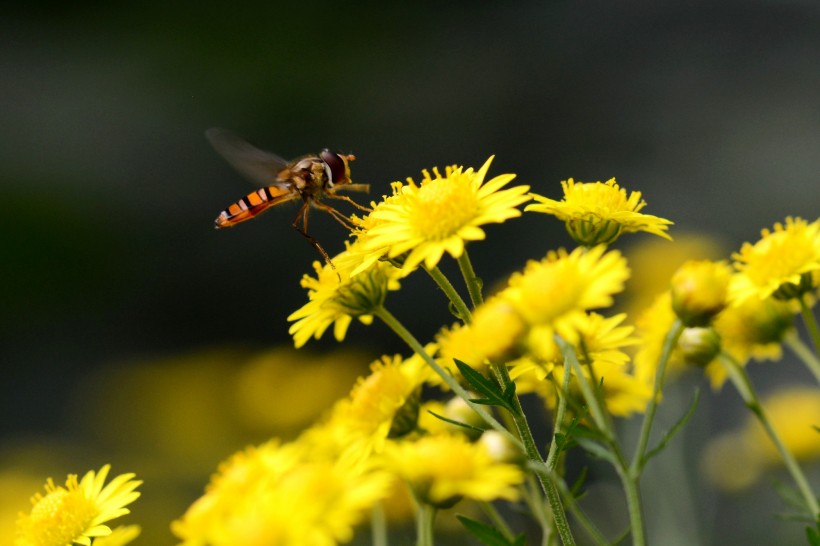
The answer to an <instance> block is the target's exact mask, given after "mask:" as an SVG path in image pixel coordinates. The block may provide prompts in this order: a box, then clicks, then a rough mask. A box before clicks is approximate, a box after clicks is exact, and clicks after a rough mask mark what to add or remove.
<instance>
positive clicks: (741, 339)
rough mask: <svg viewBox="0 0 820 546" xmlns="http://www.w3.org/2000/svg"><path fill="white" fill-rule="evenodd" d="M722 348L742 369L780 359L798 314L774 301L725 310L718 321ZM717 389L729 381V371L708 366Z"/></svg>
mask: <svg viewBox="0 0 820 546" xmlns="http://www.w3.org/2000/svg"><path fill="white" fill-rule="evenodd" d="M714 328H715V331H716V332H717V333H718V334H719V335H720V343H721V348H722V350H723V351H725V352H726V353H728V354H730V355H731V356H732V358H733V359H734V360H735V361H736V362H738V363H739V364H740V365H741V366H743V365H746V363H747V362H748V361H749V359H750V358H753V359H754V360H779V359H780V357H781V356H782V350H781V343H782V342H783V339H784V338H785V336H787V335H788V334H789V333H791V332H793V331H794V313H793V311H792V309H791V307H790V305H789V304H788V303H787V302H783V301H779V300H776V299H774V298H768V299H764V300H761V299H758V298H750V299H747V300H745V301H744V302H743V303H741V304H740V305H737V306H733V307H728V308H726V309H724V310H723V311H722V312H721V313H720V314H719V315H718V316H717V318H716V319H715V323H714ZM706 375H707V376H709V379H710V382H711V384H712V388H713V389H719V388H720V387H722V386H723V383H724V382H725V381H726V368H725V367H724V366H723V365H721V363H720V362H717V361H715V362H712V363H711V364H709V365H708V366H707V367H706Z"/></svg>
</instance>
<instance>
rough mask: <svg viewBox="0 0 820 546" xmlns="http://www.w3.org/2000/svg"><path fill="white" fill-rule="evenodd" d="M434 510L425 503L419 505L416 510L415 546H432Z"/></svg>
mask: <svg viewBox="0 0 820 546" xmlns="http://www.w3.org/2000/svg"><path fill="white" fill-rule="evenodd" d="M435 521H436V509H435V508H433V507H432V506H430V505H429V504H427V503H424V502H422V503H419V504H418V507H417V509H416V546H433V524H434V523H435Z"/></svg>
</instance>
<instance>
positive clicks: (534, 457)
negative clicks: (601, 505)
mask: <svg viewBox="0 0 820 546" xmlns="http://www.w3.org/2000/svg"><path fill="white" fill-rule="evenodd" d="M491 368H492V370H493V373H494V374H495V376H496V378H498V382H499V383H500V384H501V390H503V391H506V389H507V387H508V386H509V385H510V384H511V383H512V379H510V372H509V370H508V369H507V366H506V364H501V365H499V364H493V365H492V366H491ZM512 404H513V411H512V416H513V421H514V422H515V428H516V430H517V431H518V435H519V437H520V438H521V441H522V442H523V443H524V449H525V450H526V452H527V458H528V459H529V460H530V461H533V462H534V463H537V464H536V465H535V474H536V476H538V481H539V482H541V487H542V488H543V490H544V493H546V495H547V500H548V501H549V503H550V508H551V509H552V517H553V519H554V520H555V529H556V531H558V536H560V537H561V542H562V543H563V544H564V545H565V546H568V545H570V544H575V539H574V538H573V537H572V532H571V531H570V528H569V522H568V521H567V514H566V512H564V506H563V505H562V504H561V495H560V494H559V493H558V488H557V487H556V485H555V482H554V481H553V475H552V471H551V470H550V469H548V468H547V466H546V465H545V464H544V460H543V459H542V458H541V453H539V452H538V446H537V445H536V444H535V438H533V435H532V430H530V425H529V423H528V422H527V416H526V415H525V414H524V409H523V408H522V407H521V401H520V400H519V399H518V395H517V394H516V395H515V396H513V397H512Z"/></svg>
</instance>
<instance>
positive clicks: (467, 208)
mask: <svg viewBox="0 0 820 546" xmlns="http://www.w3.org/2000/svg"><path fill="white" fill-rule="evenodd" d="M492 160H493V157H490V158H489V159H488V160H487V161H486V162H485V163H484V165H483V166H482V167H481V168H480V169H479V170H478V172H476V171H474V170H473V169H472V168H469V169H466V170H465V169H464V168H463V167H460V166H451V167H447V168H446V169H445V172H444V175H443V176H442V174H441V173H440V172H439V170H438V169H435V168H434V169H433V175H432V176H431V175H430V173H429V172H428V171H423V172H424V178H423V179H422V181H421V183H420V184H416V183H415V182H414V181H413V180H412V179H409V178H408V180H407V184H406V185H403V186H399V185H396V184H394V186H393V191H394V194H393V196H391V197H390V198H386V199H385V200H384V201H383V202H382V203H379V204H377V205H376V206H375V208H374V210H373V212H372V213H370V214H369V215H368V217H366V218H365V219H364V220H363V221H362V226H363V229H362V233H363V235H362V236H361V237H360V239H361V241H362V244H363V247H362V250H363V251H364V252H363V254H364V256H363V257H362V261H363V263H364V264H367V263H369V262H371V261H372V260H374V259H378V258H379V257H382V256H386V257H387V258H391V259H392V258H397V257H399V256H401V255H403V254H405V253H407V255H406V257H405V258H404V267H403V270H404V271H405V273H407V272H410V271H412V270H413V269H415V268H416V267H417V266H418V265H419V264H421V263H422V262H424V264H425V266H426V267H428V268H432V267H435V266H436V264H438V262H439V260H440V259H441V257H442V255H443V254H444V253H445V252H447V253H448V254H450V255H451V256H453V257H454V258H459V257H460V256H461V255H462V253H463V252H464V244H465V243H466V242H468V241H478V240H481V239H484V237H485V234H484V230H483V229H481V226H482V225H484V224H489V223H501V222H504V221H506V220H509V219H510V218H515V217H517V216H520V215H521V211H519V210H518V209H517V208H516V207H517V206H518V205H521V204H522V203H525V202H527V201H529V197H527V195H526V193H527V192H528V191H529V186H514V187H512V188H508V189H505V190H502V189H501V188H503V187H504V186H506V185H507V184H508V183H509V182H510V181H512V179H513V178H515V175H514V174H502V175H499V176H496V177H495V178H493V179H491V180H490V181H488V182H486V183H485V182H484V178H485V177H486V175H487V171H488V170H489V168H490V163H491V162H492ZM357 273H358V270H355V271H354V274H357Z"/></svg>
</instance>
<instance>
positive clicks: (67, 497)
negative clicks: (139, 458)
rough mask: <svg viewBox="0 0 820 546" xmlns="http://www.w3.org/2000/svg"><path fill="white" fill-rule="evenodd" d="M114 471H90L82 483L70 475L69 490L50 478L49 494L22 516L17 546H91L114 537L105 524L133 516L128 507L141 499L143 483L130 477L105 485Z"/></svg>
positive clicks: (35, 500) (34, 501)
mask: <svg viewBox="0 0 820 546" xmlns="http://www.w3.org/2000/svg"><path fill="white" fill-rule="evenodd" d="M110 469H111V465H105V466H103V467H102V468H101V469H100V470H99V472H94V471H93V470H92V471H89V472H87V473H86V474H85V475H84V476H83V477H82V479H81V480H80V481H79V482H78V481H77V475H76V474H69V475H68V478H67V479H66V482H65V487H63V486H60V485H55V484H54V481H53V480H52V479H51V478H49V479H48V480H47V481H46V486H45V489H46V492H45V494H43V493H37V494H35V495H34V496H33V497H32V498H31V503H32V505H33V506H32V509H31V512H29V513H28V514H20V517H19V519H18V520H17V536H16V538H15V542H14V544H15V546H67V545H70V544H82V545H83V546H90V544H91V541H92V540H94V539H95V538H97V537H105V536H108V535H110V534H111V528H110V527H108V526H107V525H104V524H105V523H106V522H108V521H110V520H112V519H115V518H118V517H120V516H124V515H125V514H128V513H129V512H130V510H129V509H128V508H125V507H126V506H127V505H129V504H131V503H132V502H134V501H135V500H136V499H137V498H138V497H139V496H140V493H139V492H137V491H135V489H136V488H137V487H139V485H140V484H141V483H142V482H141V481H139V480H134V479H133V478H134V474H130V473H129V474H120V475H119V476H117V477H115V478H114V479H113V480H111V482H110V483H109V484H108V485H104V484H105V479H106V477H107V476H108V471H109V470H110Z"/></svg>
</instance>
